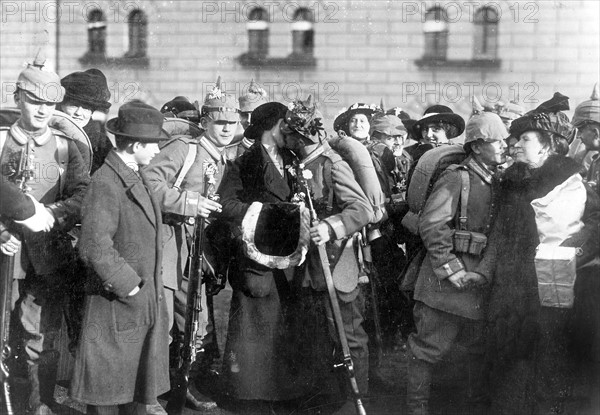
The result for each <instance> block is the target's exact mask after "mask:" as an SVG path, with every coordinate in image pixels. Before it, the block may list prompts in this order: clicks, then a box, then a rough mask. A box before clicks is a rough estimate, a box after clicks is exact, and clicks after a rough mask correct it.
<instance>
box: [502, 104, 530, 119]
mask: <svg viewBox="0 0 600 415" xmlns="http://www.w3.org/2000/svg"><path fill="white" fill-rule="evenodd" d="M497 111H498V115H499V116H500V118H502V119H503V120H516V119H517V118H519V117H522V116H523V114H525V108H523V107H522V106H520V105H519V104H517V103H515V102H507V103H506V104H502V105H499V106H498V108H497Z"/></svg>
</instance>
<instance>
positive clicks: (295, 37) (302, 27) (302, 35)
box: [292, 7, 315, 57]
mask: <svg viewBox="0 0 600 415" xmlns="http://www.w3.org/2000/svg"><path fill="white" fill-rule="evenodd" d="M314 21H315V19H314V15H313V12H312V11H311V10H309V9H307V8H304V7H301V8H299V9H298V10H296V12H295V13H294V22H293V23H292V56H298V57H300V56H302V57H305V56H306V57H308V56H313V52H314V48H315V31H314V30H313V24H314Z"/></svg>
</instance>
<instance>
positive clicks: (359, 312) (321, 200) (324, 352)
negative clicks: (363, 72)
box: [282, 102, 373, 411]
mask: <svg viewBox="0 0 600 415" xmlns="http://www.w3.org/2000/svg"><path fill="white" fill-rule="evenodd" d="M289 108H290V109H289V110H288V112H287V114H286V117H285V124H284V125H283V129H282V131H283V132H284V134H286V147H288V148H289V149H291V150H292V151H294V152H295V153H296V154H298V155H299V156H300V157H301V160H300V166H302V165H304V166H305V169H307V170H310V171H311V172H312V176H313V177H314V180H312V181H311V182H312V189H311V190H312V192H313V193H314V198H315V199H316V200H317V202H316V204H317V206H319V208H318V212H317V213H318V214H319V220H320V222H319V224H318V225H317V226H314V227H311V229H310V236H311V240H312V241H313V243H314V244H327V253H328V255H329V261H330V263H331V265H332V274H333V280H334V284H335V288H336V292H337V297H338V300H339V304H340V308H341V312H342V318H343V322H344V331H345V333H346V337H347V339H348V344H349V347H350V353H351V356H352V360H353V362H354V368H355V372H356V379H357V381H358V388H359V391H360V393H361V394H365V393H367V391H368V383H369V382H368V376H369V350H368V345H367V343H368V337H367V334H366V332H365V329H364V327H363V322H364V318H365V317H364V316H365V309H364V297H363V293H362V290H361V288H360V287H359V285H358V274H359V263H358V259H357V255H356V251H355V249H356V248H357V244H358V243H360V242H359V240H358V238H359V235H360V233H359V231H360V230H361V229H362V228H363V227H364V226H366V225H367V224H368V223H369V221H370V220H371V218H372V217H373V209H372V207H371V203H370V202H369V200H368V199H367V196H366V195H365V193H364V192H363V190H362V189H361V187H360V185H359V184H358V183H357V182H356V180H355V179H354V174H353V172H352V169H351V168H350V166H349V165H348V163H346V162H345V161H344V160H343V159H342V158H341V156H340V155H339V154H337V153H336V152H335V151H333V150H332V149H331V148H330V147H329V145H328V144H327V142H326V141H325V140H324V131H323V128H322V127H321V125H322V124H321V115H320V113H319V112H318V111H316V109H315V108H314V107H311V106H309V107H306V106H305V103H304V102H294V103H293V104H291V105H290V107H289ZM297 277H298V279H299V281H298V282H297V284H298V285H299V286H300V287H302V297H303V302H304V303H305V309H304V310H303V311H302V312H301V315H302V316H305V319H304V320H303V324H302V325H301V326H300V327H299V330H301V332H302V333H303V334H304V335H302V336H301V338H305V339H310V342H311V343H312V346H313V347H314V348H315V349H317V352H316V353H317V354H316V355H314V356H313V357H314V360H315V361H313V362H310V361H308V360H307V359H304V361H306V362H307V363H306V364H307V365H310V364H313V365H315V367H316V370H317V372H316V376H317V379H316V380H315V385H314V386H315V387H318V390H319V391H320V392H323V391H327V390H328V389H329V388H330V387H331V386H330V384H329V385H328V383H327V381H326V380H325V379H326V375H325V374H326V373H328V372H329V371H330V370H331V369H330V367H331V366H329V367H327V365H328V364H329V365H330V364H331V363H332V362H331V361H330V359H331V356H332V353H331V351H332V344H334V342H333V341H329V342H327V341H325V342H323V338H320V337H319V335H325V336H327V335H328V334H327V332H326V331H327V327H328V325H329V326H330V323H331V324H332V320H331V318H332V317H331V311H327V312H325V310H330V309H329V306H328V305H327V304H328V303H329V297H328V295H327V291H326V286H325V280H324V276H323V273H322V267H321V262H320V260H319V255H318V252H317V249H316V247H315V246H314V245H313V246H312V247H311V248H310V249H309V252H308V255H307V259H306V262H305V264H304V265H302V266H301V267H300V268H299V269H298V271H297ZM326 317H327V318H326ZM327 319H329V323H328V321H327ZM323 330H325V333H324V332H323ZM332 333H335V330H331V331H330V334H331V335H332V336H333V338H335V337H336V334H332ZM329 338H330V339H332V337H329ZM335 343H337V341H336V342H335ZM299 350H300V349H299ZM338 352H339V350H338ZM319 365H320V366H319ZM350 408H352V409H350ZM353 408H354V404H353V403H352V402H350V401H348V402H347V403H346V404H345V405H344V407H343V408H342V410H341V411H348V410H351V411H354V409H353Z"/></svg>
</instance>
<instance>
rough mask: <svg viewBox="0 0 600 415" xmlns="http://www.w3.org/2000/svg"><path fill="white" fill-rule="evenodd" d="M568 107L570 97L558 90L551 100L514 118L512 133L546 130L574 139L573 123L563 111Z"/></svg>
mask: <svg viewBox="0 0 600 415" xmlns="http://www.w3.org/2000/svg"><path fill="white" fill-rule="evenodd" d="M568 109H569V97H567V96H564V95H562V94H561V93H560V92H556V93H554V96H553V97H552V98H551V99H550V100H548V101H546V102H543V103H541V104H540V105H539V106H538V107H537V108H536V109H534V110H532V111H529V112H528V113H526V114H525V115H523V116H522V117H519V118H517V119H516V120H514V121H513V122H512V123H511V125H510V134H511V135H512V136H514V137H520V136H521V134H523V133H525V132H527V131H546V132H549V133H554V134H557V135H560V136H561V137H563V138H564V139H566V140H567V141H572V139H573V135H572V132H573V125H572V124H571V123H570V122H569V117H568V116H567V115H566V114H565V113H564V112H562V111H566V110H568Z"/></svg>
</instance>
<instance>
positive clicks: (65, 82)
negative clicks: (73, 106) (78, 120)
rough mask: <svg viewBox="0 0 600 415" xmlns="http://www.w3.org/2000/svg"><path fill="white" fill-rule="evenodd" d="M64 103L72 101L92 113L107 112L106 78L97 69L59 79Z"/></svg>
mask: <svg viewBox="0 0 600 415" xmlns="http://www.w3.org/2000/svg"><path fill="white" fill-rule="evenodd" d="M60 83H61V84H62V86H63V87H65V98H64V100H65V101H67V100H68V101H74V102H76V103H80V104H83V106H85V107H87V108H90V109H92V110H94V111H96V110H98V111H102V112H107V111H108V110H109V108H110V106H111V103H110V102H109V99H110V91H109V90H108V83H107V82H106V77H105V76H104V74H103V73H102V71H100V70H99V69H95V68H92V69H88V70H87V71H84V72H73V73H70V74H69V75H67V76H65V77H64V78H63V79H61V81H60Z"/></svg>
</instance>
